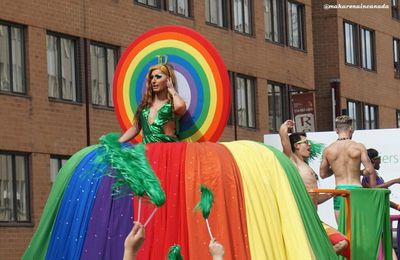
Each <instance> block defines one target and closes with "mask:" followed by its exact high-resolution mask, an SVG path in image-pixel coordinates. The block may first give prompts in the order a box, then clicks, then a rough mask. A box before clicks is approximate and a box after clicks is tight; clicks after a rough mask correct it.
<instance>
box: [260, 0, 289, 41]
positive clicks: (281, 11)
mask: <svg viewBox="0 0 400 260" xmlns="http://www.w3.org/2000/svg"><path fill="white" fill-rule="evenodd" d="M267 2H269V3H270V7H271V17H270V18H271V19H267V18H268V16H267V14H266V13H265V12H264V16H265V17H264V26H266V28H265V36H264V37H265V39H266V40H267V41H269V42H272V43H276V44H282V45H284V44H285V42H286V29H285V28H286V22H285V20H286V18H285V17H286V15H285V14H286V4H285V3H286V2H287V1H285V0H275V1H274V0H264V9H265V6H266V4H267ZM274 2H275V3H277V5H276V6H275V5H274ZM274 13H277V16H276V17H277V18H276V22H277V23H278V26H277V31H278V40H276V39H274V38H275V37H274V35H275V21H274ZM265 20H268V21H265ZM267 22H270V23H271V36H272V37H271V38H268V37H267V32H268V30H267V24H266V23H267Z"/></svg>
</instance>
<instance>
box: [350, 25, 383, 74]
mask: <svg viewBox="0 0 400 260" xmlns="http://www.w3.org/2000/svg"><path fill="white" fill-rule="evenodd" d="M346 24H348V25H351V26H352V28H353V31H354V33H353V35H352V38H353V42H354V43H353V45H354V50H353V52H354V63H351V62H348V61H347V60H348V56H347V44H346V43H347V33H346ZM365 31H368V32H370V34H371V42H370V44H371V46H370V47H371V57H370V59H371V68H368V67H367V66H364V56H365V57H367V55H366V47H365V46H366V45H365V37H364V34H363V32H365ZM363 39H364V41H363ZM343 41H344V62H345V64H346V65H348V66H354V67H358V68H362V69H364V70H366V71H371V72H373V71H376V70H377V68H376V67H377V64H376V43H375V41H376V37H375V30H372V29H371V28H368V27H365V26H363V25H360V24H357V23H353V22H351V21H348V20H344V19H343Z"/></svg>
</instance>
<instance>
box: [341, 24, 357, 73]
mask: <svg viewBox="0 0 400 260" xmlns="http://www.w3.org/2000/svg"><path fill="white" fill-rule="evenodd" d="M346 24H348V25H350V26H351V27H352V29H353V34H352V35H351V36H352V40H353V48H354V49H353V51H352V52H353V53H354V56H353V57H352V58H353V59H354V63H351V62H348V61H347V60H348V59H347V58H348V56H347V33H346ZM343 35H344V37H343V40H344V55H345V56H344V61H345V64H347V65H350V66H359V64H360V62H359V59H360V58H359V56H360V55H359V36H358V26H357V24H356V23H353V22H350V21H347V20H343Z"/></svg>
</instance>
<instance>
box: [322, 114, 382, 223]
mask: <svg viewBox="0 0 400 260" xmlns="http://www.w3.org/2000/svg"><path fill="white" fill-rule="evenodd" d="M335 123H336V133H337V134H338V139H337V140H336V141H335V142H334V143H332V144H330V145H329V146H328V147H327V148H326V149H325V150H324V152H323V154H322V161H321V165H320V171H319V174H320V176H321V178H323V179H325V178H328V177H329V176H331V175H332V174H333V175H335V182H336V189H356V188H361V187H362V185H361V182H360V175H361V172H360V166H361V163H362V164H363V165H364V167H365V171H364V173H365V175H366V176H368V177H369V179H370V185H371V187H375V185H376V171H375V169H374V166H373V165H372V163H371V161H370V159H369V157H368V153H367V149H366V148H365V146H364V145H363V144H361V143H357V142H354V141H352V140H351V138H352V136H353V127H352V124H353V119H351V117H349V116H346V115H344V116H338V117H337V118H336V122H335ZM334 208H335V217H336V220H338V216H339V208H340V197H335V198H334Z"/></svg>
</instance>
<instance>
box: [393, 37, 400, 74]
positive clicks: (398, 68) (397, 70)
mask: <svg viewBox="0 0 400 260" xmlns="http://www.w3.org/2000/svg"><path fill="white" fill-rule="evenodd" d="M396 47H397V48H396ZM396 54H397V55H396ZM396 59H397V61H396ZM393 68H394V77H395V78H396V79H400V39H398V38H393Z"/></svg>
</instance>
